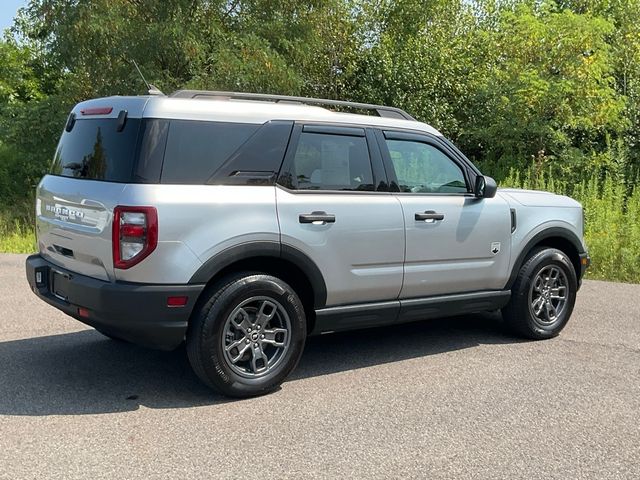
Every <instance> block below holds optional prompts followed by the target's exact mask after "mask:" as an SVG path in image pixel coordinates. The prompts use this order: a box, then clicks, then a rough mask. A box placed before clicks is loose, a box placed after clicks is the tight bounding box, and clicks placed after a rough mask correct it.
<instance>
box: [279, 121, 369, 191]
mask: <svg viewBox="0 0 640 480" xmlns="http://www.w3.org/2000/svg"><path fill="white" fill-rule="evenodd" d="M290 173H291V177H292V178H291V183H292V185H291V186H292V187H293V188H295V189H298V190H355V191H370V190H374V185H373V173H372V171H371V161H370V159H369V149H368V148H367V140H366V138H365V137H357V136H351V135H333V134H328V133H315V132H302V133H301V134H300V139H299V141H298V146H297V148H296V152H295V156H294V159H293V163H292V165H291V172H290Z"/></svg>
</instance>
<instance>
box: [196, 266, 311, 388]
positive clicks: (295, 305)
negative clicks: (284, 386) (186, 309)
mask: <svg viewBox="0 0 640 480" xmlns="http://www.w3.org/2000/svg"><path fill="white" fill-rule="evenodd" d="M205 295H207V297H204V301H203V302H201V304H200V307H196V308H197V309H196V310H195V311H194V313H193V315H192V318H191V320H190V325H189V330H188V331H187V354H188V356H189V362H190V363H191V366H192V367H193V370H194V371H195V373H196V375H198V377H199V378H200V379H201V380H202V381H203V382H204V383H205V384H207V385H209V386H210V387H212V388H213V389H215V390H217V391H219V392H221V393H223V394H225V395H229V396H232V397H252V396H257V395H263V394H265V393H269V392H271V391H273V390H275V389H276V388H278V387H279V385H280V384H281V383H282V382H283V381H284V380H285V378H287V376H288V375H289V374H290V373H291V372H292V371H293V369H294V368H295V367H296V365H297V364H298V361H299V360H300V356H301V355H302V351H303V349H304V344H305V340H306V336H307V321H306V317H305V313H304V308H303V306H302V303H301V302H300V299H299V298H298V295H297V294H296V292H295V291H294V290H293V289H292V288H291V287H290V286H289V285H288V284H286V283H285V282H283V281H282V280H280V279H279V278H276V277H273V276H270V275H265V274H261V273H251V272H243V273H238V274H235V275H231V276H229V277H226V278H224V279H222V281H221V282H218V283H217V284H216V285H214V286H213V287H212V288H211V289H210V290H209V292H208V293H206V294H205ZM252 299H257V300H252ZM244 302H249V303H248V304H246V305H245V306H244V307H243V305H244ZM260 302H262V307H261V309H260V310H259V311H260V312H261V311H263V309H266V308H271V307H265V306H264V305H267V304H268V305H273V306H274V310H273V311H274V312H275V313H273V319H272V320H269V321H268V322H267V323H266V324H265V326H264V328H263V331H264V332H265V333H267V330H268V331H269V332H271V333H273V332H274V331H275V330H274V328H273V327H269V328H270V329H269V328H267V326H270V325H271V322H272V321H273V322H274V323H275V322H281V324H280V325H279V326H280V327H282V328H278V330H279V331H282V330H286V329H287V327H286V325H289V327H288V328H290V330H289V333H287V335H282V333H278V335H281V337H280V340H279V341H280V342H282V343H284V342H285V340H284V339H285V338H287V339H288V340H287V345H286V346H284V345H283V346H282V347H276V346H275V343H274V344H273V345H271V344H267V342H268V339H265V340H258V339H255V338H253V337H252V335H255V334H256V332H257V328H258V327H257V325H258V323H261V322H257V319H258V313H259V311H258V310H257V309H256V308H255V307H254V306H253V305H254V303H255V305H258V304H260ZM240 308H244V310H242V311H241V313H237V314H235V315H234V316H233V318H232V317H231V316H232V314H234V312H239V310H238V309H240ZM252 308H253V310H252ZM247 312H248V313H247ZM240 318H242V319H244V320H242V322H240V323H242V324H243V325H245V327H246V325H249V326H252V327H253V331H252V332H251V333H247V332H246V330H247V328H245V327H240V323H236V321H237V320H238V319H240ZM265 318H266V317H265ZM233 319H235V320H233ZM245 320H246V321H248V322H249V323H248V324H245V323H244V322H245ZM230 322H231V323H230ZM286 322H288V323H286ZM283 325H284V326H283ZM265 329H266V330H265ZM249 330H250V331H251V329H249ZM232 331H233V335H239V337H234V336H232ZM225 332H226V333H225ZM262 337H264V335H262ZM249 338H252V340H249ZM273 339H274V342H275V339H276V336H275V334H273ZM254 340H255V342H256V343H250V342H253V341H254ZM241 341H242V342H244V341H247V342H246V343H247V344H248V345H249V346H247V347H245V345H244V344H242V345H241V348H237V349H232V350H227V348H229V347H230V346H231V344H235V343H237V342H241ZM258 342H260V343H259V347H255V348H256V350H255V352H260V353H257V354H254V350H253V349H252V348H253V347H254V346H255V345H258ZM262 342H265V343H262ZM225 345H226V347H227V348H225ZM246 349H249V350H248V351H247V350H246ZM267 350H269V351H271V350H273V351H275V352H277V351H280V354H279V356H278V357H277V360H274V362H275V363H273V365H272V366H271V365H269V364H270V363H271V359H269V362H268V363H266V362H265V361H264V358H266V357H263V358H257V359H256V357H260V356H261V355H265V352H267ZM240 351H242V352H244V353H242V354H241V353H240ZM229 352H231V353H229ZM246 355H249V359H248V360H246V361H239V362H238V364H234V363H233V362H232V360H231V359H230V357H232V356H236V357H241V358H245V356H246ZM275 355H276V354H275V353H274V358H275ZM247 361H248V362H249V365H248V366H247V367H246V369H244V370H246V371H244V372H242V370H243V365H244V364H245V363H246V362H247ZM251 362H255V364H252V363H251ZM255 367H262V368H266V371H264V372H261V373H255V372H254V370H257V368H255ZM252 372H253V373H252Z"/></svg>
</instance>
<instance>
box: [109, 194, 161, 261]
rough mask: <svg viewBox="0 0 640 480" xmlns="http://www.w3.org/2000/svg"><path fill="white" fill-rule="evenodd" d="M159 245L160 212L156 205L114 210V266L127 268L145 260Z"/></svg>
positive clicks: (120, 207)
mask: <svg viewBox="0 0 640 480" xmlns="http://www.w3.org/2000/svg"><path fill="white" fill-rule="evenodd" d="M157 245H158V212H157V211H156V209H155V208H154V207H123V206H117V207H116V208H115V209H114V210H113V228H112V249H113V266H114V267H115V268H120V269H123V270H124V269H127V268H130V267H133V266H134V265H136V264H137V263H140V262H141V261H142V260H144V259H145V258H146V257H147V256H149V254H150V253H151V252H153V251H154V250H155V248H156V246H157Z"/></svg>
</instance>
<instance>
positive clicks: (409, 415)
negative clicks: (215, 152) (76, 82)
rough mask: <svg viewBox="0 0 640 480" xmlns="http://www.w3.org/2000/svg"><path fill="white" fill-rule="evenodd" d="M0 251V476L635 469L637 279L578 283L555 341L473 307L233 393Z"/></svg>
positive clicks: (341, 343) (639, 446)
mask: <svg viewBox="0 0 640 480" xmlns="http://www.w3.org/2000/svg"><path fill="white" fill-rule="evenodd" d="M24 258H25V256H24V255H9V254H3V255H0V478H3V479H4V478H6V479H12V480H13V479H23V478H34V479H35V478H38V479H42V478H87V479H99V478H121V479H129V478H131V479H133V478H136V479H137V478H140V479H152V478H186V477H191V478H260V479H266V478H341V479H342V478H367V479H369V478H380V479H387V478H428V479H438V478H460V479H466V478H477V479H493V478H496V479H498V478H499V479H519V478H522V479H536V478H541V479H542V478H544V479H551V478H558V479H586V478H593V479H609V478H611V479H620V478H628V479H638V478H640V285H626V284H616V283H607V282H599V281H586V282H585V283H584V285H583V288H582V289H581V291H580V292H579V294H578V302H577V305H576V308H575V311H574V314H573V317H572V319H571V321H570V322H569V325H568V326H567V328H566V329H565V330H564V332H563V333H562V334H561V335H560V336H559V337H558V338H556V339H553V340H547V341H539V342H529V341H521V340H519V339H516V338H513V337H512V336H510V335H509V334H508V333H506V332H505V330H504V328H503V326H502V323H501V318H500V316H499V315H498V314H483V315H467V316H464V317H456V318H449V319H439V320H429V321H424V322H420V323H415V324H410V325H403V326H396V327H390V328H384V329H371V330H365V331H360V332H351V333H344V334H333V335H325V336H322V337H316V338H312V339H309V341H308V343H307V348H306V351H305V354H304V356H303V358H302V360H301V362H300V365H299V366H298V369H297V370H296V371H295V372H294V374H293V376H292V378H290V379H289V380H288V381H287V382H286V383H284V384H283V385H282V388H281V389H280V390H279V391H277V392H275V393H273V394H271V395H267V396H264V397H260V398H255V399H250V400H229V399H226V398H224V397H221V396H219V395H217V394H215V393H213V392H212V391H210V390H208V389H207V388H206V387H204V386H202V385H201V384H200V383H199V381H198V379H197V378H196V376H195V375H194V373H193V372H192V371H191V369H190V367H189V364H188V361H187V359H186V354H185V351H184V349H183V348H182V349H178V350H176V351H174V352H160V351H153V350H146V349H143V348H140V347H136V346H133V345H129V344H126V343H120V342H115V341H112V340H108V339H106V338H105V337H103V336H102V335H100V334H99V333H98V332H96V331H94V330H92V329H90V328H88V327H85V326H83V325H82V324H80V323H78V322H77V321H75V320H73V319H71V318H69V317H67V316H65V315H64V314H62V313H61V312H59V311H57V310H55V309H54V308H52V307H50V306H48V305H46V304H45V303H43V302H42V301H40V300H38V299H37V298H36V296H35V295H34V294H33V293H31V291H30V290H29V288H28V285H27V282H26V280H25V277H24Z"/></svg>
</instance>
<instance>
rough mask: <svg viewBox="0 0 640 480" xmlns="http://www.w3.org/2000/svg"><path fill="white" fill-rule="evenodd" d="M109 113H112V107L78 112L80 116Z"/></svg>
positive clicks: (84, 109)
mask: <svg viewBox="0 0 640 480" xmlns="http://www.w3.org/2000/svg"><path fill="white" fill-rule="evenodd" d="M111 112H113V107H94V108H83V109H82V110H80V113H81V114H82V115H109V114H110V113H111Z"/></svg>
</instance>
